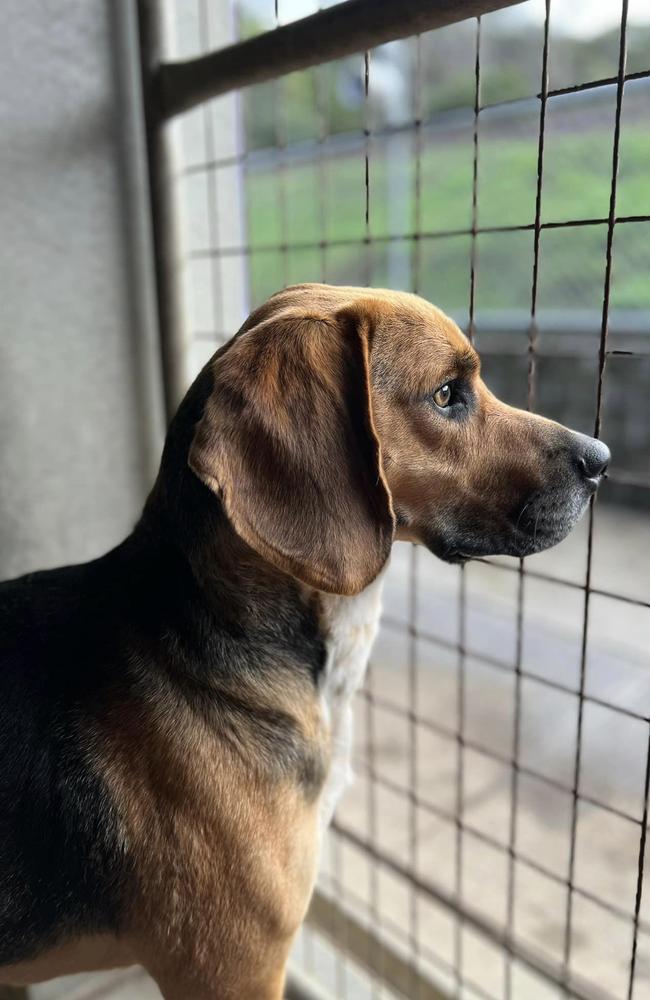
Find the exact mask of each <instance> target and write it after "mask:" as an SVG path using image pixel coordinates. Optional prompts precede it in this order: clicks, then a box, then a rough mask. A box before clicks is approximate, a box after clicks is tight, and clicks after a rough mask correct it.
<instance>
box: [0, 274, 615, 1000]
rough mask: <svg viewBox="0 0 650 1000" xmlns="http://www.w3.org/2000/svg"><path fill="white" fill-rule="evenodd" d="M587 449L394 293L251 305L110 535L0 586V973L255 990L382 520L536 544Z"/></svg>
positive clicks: (336, 773)
mask: <svg viewBox="0 0 650 1000" xmlns="http://www.w3.org/2000/svg"><path fill="white" fill-rule="evenodd" d="M609 458H610V455H609V451H608V449H607V448H606V446H605V445H604V444H602V443H601V442H600V441H599V440H596V439H592V438H589V437H586V436H584V435H582V434H578V433H575V432H573V431H571V430H568V429H567V428H565V427H562V426H560V425H559V424H557V423H553V422H552V421H550V420H546V419H544V418H543V417H540V416H537V415H535V414H533V413H529V412H524V411H522V410H517V409H514V408H512V407H510V406H507V405H505V404H504V403H502V402H500V401H499V400H497V399H496V398H495V397H494V396H493V395H492V394H491V393H490V391H489V390H488V389H487V387H486V386H485V384H484V383H483V382H482V380H481V377H480V363H479V358H478V355H477V354H476V352H475V350H474V349H473V347H472V346H471V344H470V343H469V341H468V340H467V339H466V337H465V336H464V335H463V333H462V332H461V331H460V330H459V328H458V327H457V326H456V325H455V323H453V322H452V320H450V319H449V318H448V317H447V316H445V315H444V313H442V312H441V311H440V310H439V309H437V308H435V307H434V306H432V305H430V304H429V303H428V302H425V301H424V300H423V299H421V298H418V297H417V296H414V295H410V294H406V293H401V292H399V293H398V292H392V291H385V290H369V289H363V288H343V287H337V288H335V287H329V286H326V285H317V284H306V285H299V286H295V287H291V288H287V289H285V290H283V291H281V292H279V293H277V294H276V295H274V296H272V298H270V299H269V300H268V301H267V302H266V303H265V304H264V305H263V306H261V308H259V309H257V310H256V311H255V312H253V313H252V315H251V316H250V317H249V319H248V320H247V321H246V323H245V324H244V326H243V327H242V328H241V330H240V331H239V333H238V334H237V335H236V336H235V337H234V338H233V339H232V340H231V341H229V343H227V344H226V345H225V346H224V347H222V348H221V349H220V350H219V351H217V353H216V354H215V355H214V357H213V358H212V359H211V360H210V361H209V362H208V364H207V365H206V367H205V368H204V369H203V371H202V372H201V373H200V375H199V376H198V378H197V379H196V381H195V382H194V384H193V385H192V387H191V388H190V390H189V392H188V393H187V395H186V397H185V399H184V401H183V402H182V404H181V406H180V408H179V410H178V413H177V414H176V416H175V418H174V420H173V421H172V423H171V426H170V428H169V432H168V435H167V440H166V443H165V447H164V452H163V456H162V462H161V466H160V472H159V475H158V478H157V481H156V483H155V485H154V487H153V490H152V492H151V494H150V496H149V498H148V500H147V502H146V505H145V507H144V511H143V514H142V517H141V519H140V521H139V522H138V524H137V526H136V527H135V529H134V531H133V533H132V534H131V535H130V536H129V537H128V538H127V539H126V540H125V541H124V542H123V543H122V544H121V545H119V546H118V547H117V548H116V549H114V550H113V551H111V552H109V553H108V554H107V555H105V556H103V557H101V558H99V559H96V560H94V561H93V562H89V563H86V564H84V565H79V566H69V567H65V568H62V569H56V570H49V571H45V572H39V573H31V574H29V575H27V576H24V577H22V578H20V579H17V580H14V581H10V582H6V583H4V584H2V585H1V586H0V664H1V671H0V688H1V690H0V745H1V748H2V749H1V753H0V790H1V791H0V981H2V982H8V983H15V984H25V983H30V982H35V981H41V980H44V979H48V978H51V977H54V976H58V975H62V974H67V973H71V972H77V971H82V970H89V969H96V968H97V969H98V968H110V967H114V966H119V965H130V964H135V963H139V964H141V965H142V966H144V968H145V969H147V970H148V972H149V973H150V974H151V976H153V978H154V979H155V980H156V982H157V983H158V985H159V988H160V990H161V992H162V994H163V996H164V997H166V998H168V1000H230V998H237V1000H242V998H245V1000H278V998H280V997H281V996H282V993H283V984H284V977H285V965H286V962H287V956H288V953H289V950H290V947H291V943H292V940H293V938H294V936H295V934H296V932H297V930H298V928H299V926H300V924H301V922H302V920H303V918H304V915H305V912H306V910H307V906H308V903H309V899H310V895H311V892H312V888H313V885H314V880H315V876H316V869H317V864H318V854H319V840H320V837H321V833H322V831H323V829H324V827H325V826H326V825H327V823H328V821H329V819H330V817H331V815H332V811H333V809H334V807H335V804H336V801H337V798H338V797H339V795H340V793H341V791H342V789H343V787H344V786H345V784H346V782H347V781H348V777H349V766H348V750H349V744H350V726H351V701H352V696H353V694H354V691H355V690H356V688H357V687H358V685H359V684H360V683H361V681H362V678H363V673H364V669H365V666H366V662H367V659H368V654H369V651H370V647H371V645H372V642H373V639H374V636H375V632H376V629H377V622H378V617H379V613H380V593H381V579H382V572H383V570H384V568H385V566H386V564H387V562H388V559H389V556H390V552H391V546H392V545H393V542H394V541H395V540H396V539H400V540H406V541H410V542H415V543H418V544H422V545H425V546H426V547H427V548H428V549H429V550H430V551H431V552H433V553H434V554H435V555H436V556H438V557H440V558H441V559H444V560H446V561H448V562H455V563H461V562H464V561H465V560H467V559H472V558H475V557H483V556H489V555H493V554H501V553H505V554H508V555H511V556H527V555H529V554H531V553H533V552H539V551H540V550H542V549H545V548H547V547H548V546H551V545H554V544H556V543H557V542H559V541H560V540H561V539H562V538H564V537H565V535H566V534H567V533H568V532H569V530H570V529H571V527H572V526H573V525H574V524H575V522H576V521H577V519H578V518H579V517H580V515H581V514H582V513H583V512H584V510H585V508H586V507H587V505H588V503H589V500H590V498H591V497H592V496H593V494H594V492H595V490H596V488H597V486H598V485H599V483H600V481H601V479H602V478H603V476H604V475H605V471H606V467H607V463H608V461H609Z"/></svg>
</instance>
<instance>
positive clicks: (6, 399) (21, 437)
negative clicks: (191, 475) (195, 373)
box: [0, 0, 162, 578]
mask: <svg viewBox="0 0 650 1000" xmlns="http://www.w3.org/2000/svg"><path fill="white" fill-rule="evenodd" d="M134 6H135V5H134V4H130V3H127V2H126V0H125V2H120V3H112V2H111V0H66V2H65V3H61V2H60V0H5V3H4V4H3V9H2V15H3V16H2V23H3V27H2V31H1V32H0V135H2V146H1V148H2V153H1V155H0V237H1V239H0V578H4V577H8V576H11V575H16V574H18V573H21V572H24V571H26V570H29V569H33V568H38V567H44V566H51V565H56V564H59V563H63V562H66V561H68V562H69V561H78V560H83V559H86V558H88V557H91V556H93V555H95V554H98V553H101V552H102V551H104V550H106V549H107V548H109V547H110V546H112V545H113V544H115V543H116V542H117V541H119V539H120V538H121V537H122V536H123V535H124V534H125V533H126V532H127V531H128V530H129V529H130V527H131V525H132V524H133V522H134V519H135V518H136V516H137V514H138V511H139V509H140V506H141V503H142V500H143V498H144V496H145V494H146V491H147V489H148V487H149V485H150V483H151V481H152V478H153V475H154V471H155V466H156V462H157V454H158V449H159V446H160V439H161V431H162V409H161V396H160V385H159V375H158V367H159V364H158V357H157V350H156V335H155V313H154V310H153V299H152V295H151V289H152V286H151V273H150V266H149V258H148V239H149V233H148V223H147V216H146V186H145V182H144V177H145V172H144V161H143V146H142V142H141V133H140V126H139V122H138V105H137V86H138V74H137V62H135V61H134V58H133V56H134V52H135V46H134V41H135V38H134V30H133V29H134V24H133V21H132V18H133V14H134V10H133V8H134Z"/></svg>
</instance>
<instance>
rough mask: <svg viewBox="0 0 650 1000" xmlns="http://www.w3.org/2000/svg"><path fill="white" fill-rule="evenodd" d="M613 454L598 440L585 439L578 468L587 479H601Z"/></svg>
mask: <svg viewBox="0 0 650 1000" xmlns="http://www.w3.org/2000/svg"><path fill="white" fill-rule="evenodd" d="M611 457H612V456H611V453H610V450H609V448H608V447H607V445H606V444H604V443H603V442H602V441H599V440H598V438H588V437H585V438H583V442H582V447H581V448H580V452H579V454H578V468H579V469H580V472H581V473H582V475H583V476H584V478H585V479H599V478H600V477H601V476H602V475H603V474H604V473H605V470H606V469H607V466H608V464H609V460H610V458H611Z"/></svg>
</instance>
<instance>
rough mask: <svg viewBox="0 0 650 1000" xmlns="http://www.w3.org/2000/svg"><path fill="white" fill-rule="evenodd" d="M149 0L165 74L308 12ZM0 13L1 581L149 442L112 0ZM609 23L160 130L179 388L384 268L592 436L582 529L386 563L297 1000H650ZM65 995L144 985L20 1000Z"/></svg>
mask: <svg viewBox="0 0 650 1000" xmlns="http://www.w3.org/2000/svg"><path fill="white" fill-rule="evenodd" d="M161 5H162V9H163V12H164V18H165V25H166V44H167V58H169V59H187V58H192V57H194V56H197V55H199V54H201V53H203V52H207V51H210V50H213V49H216V48H220V47H223V46H225V45H228V44H231V43H233V42H235V41H237V40H239V39H243V38H248V37H252V36H254V35H256V34H260V33H262V32H265V31H272V30H274V29H275V28H276V27H277V26H278V25H280V24H287V23H290V22H291V21H293V20H295V19H298V18H301V17H303V16H306V15H308V14H310V13H314V12H315V11H316V10H317V9H318V7H319V5H318V4H317V3H315V2H309V0H304V2H303V0H279V2H278V4H277V9H276V4H275V3H274V0H238V2H236V0H162V2H161ZM320 6H323V7H325V6H328V4H326V3H323V4H322V5H320ZM330 6H331V5H330ZM7 7H8V10H7V13H6V18H5V23H6V28H5V31H4V32H3V35H2V38H0V54H1V55H2V58H0V77H1V78H2V82H3V86H2V88H0V114H1V115H2V123H3V126H4V128H3V135H4V139H3V145H4V151H5V155H4V157H3V163H2V164H1V165H0V171H1V173H0V181H1V183H0V209H1V211H2V219H3V223H4V224H3V232H4V234H5V241H4V251H3V254H2V272H1V274H2V278H1V280H2V296H0V317H1V318H2V324H1V326H0V352H1V360H2V364H1V365H0V451H1V455H2V461H3V469H4V473H3V476H2V478H1V479H0V571H1V572H2V575H3V576H10V575H12V574H17V573H18V572H22V571H26V570H28V569H32V568H36V567H41V566H45V565H55V564H58V563H61V562H65V561H74V560H80V559H82V558H86V557H90V556H92V555H95V554H98V553H99V552H101V551H104V550H105V549H106V548H107V547H108V546H110V545H111V544H113V543H115V542H117V541H118V540H119V539H120V538H121V537H122V535H123V534H124V532H126V531H127V530H129V528H130V526H131V524H132V523H133V521H134V519H135V517H136V516H137V512H138V509H139V506H140V504H141V502H142V499H143V498H144V496H145V495H146V491H147V489H148V487H149V485H150V483H151V481H152V479H153V476H154V474H155V468H156V463H157V456H158V453H159V447H160V443H161V441H162V437H163V434H164V425H165V413H164V401H163V395H164V394H163V380H162V374H161V357H160V344H159V337H158V324H157V315H156V300H155V280H154V273H153V264H152V261H153V245H152V233H151V220H150V209H149V200H148V188H147V186H148V178H147V163H146V154H145V143H144V129H143V121H142V114H141V84H140V75H139V74H140V53H139V40H138V30H137V11H136V5H135V4H132V3H129V2H126V0H125V2H124V3H119V4H110V3H109V2H108V0H97V2H92V3H88V2H81V0H71V2H69V3H68V4H67V5H66V6H65V9H64V8H62V7H61V5H60V4H56V3H54V0H49V2H48V0H23V2H19V0H9V2H8V4H7ZM622 9H623V8H622V4H621V3H620V2H619V0H592V2H588V0H552V3H551V4H550V14H549V17H548V32H547V43H546V46H545V18H546V5H545V3H544V2H542V0H527V2H524V3H521V4H519V5H517V6H515V7H512V8H508V9H506V10H503V11H500V12H497V13H492V14H487V15H485V16H484V17H482V18H481V21H480V26H479V24H478V22H477V21H476V20H475V19H472V20H468V21H463V22H461V23H459V24H456V25H452V26H450V27H446V28H443V29H439V30H436V31H432V32H428V33H426V34H423V35H420V36H418V37H417V38H416V37H413V38H409V39H405V40H401V41H397V42H393V43H390V44H388V45H385V46H382V47H381V48H379V49H376V50H373V51H371V52H370V54H369V60H368V86H367V93H366V86H365V71H366V66H365V62H364V56H363V54H360V55H358V56H354V57H351V58H349V59H345V60H341V61H337V62H333V63H328V64H325V65H322V66H317V67H315V68H314V69H310V70H305V71H303V72H300V73H294V74H290V75H288V76H286V77H281V78H279V79H277V80H274V81H272V82H271V83H267V84H263V85H257V86H251V87H248V88H245V89H244V90H242V91H240V92H236V93H229V94H226V95H225V96H223V97H220V98H218V99H215V100H212V101H210V102H208V103H206V104H204V105H201V106H200V107H198V108H197V109H195V110H193V111H191V112H189V113H187V114H184V115H183V116H181V117H180V118H178V119H177V120H175V121H174V122H173V123H172V125H171V126H170V129H169V133H170V134H169V140H170V143H171V146H172V150H173V179H172V187H173V192H172V194H173V204H174V207H175V214H176V225H177V235H178V239H177V245H176V251H175V254H174V261H173V268H174V274H175V276H176V279H177V281H178V286H179V288H180V302H181V316H180V323H179V328H178V331H177V337H178V341H179V344H178V347H179V350H178V355H177V356H178V358H179V362H178V363H179V366H181V367H182V371H181V372H180V378H181V380H182V382H183V383H185V384H189V381H190V380H191V379H192V378H193V377H194V375H195V374H196V372H197V371H198V370H199V369H200V367H201V366H202V364H203V363H204V362H205V361H206V360H207V359H208V358H209V357H210V356H211V354H212V353H213V352H214V350H215V349H216V347H217V346H219V345H220V344H221V343H223V342H224V341H225V340H227V339H229V338H230V336H232V335H233V333H235V332H236V330H237V329H238V327H239V326H240V324H241V323H242V321H243V320H244V319H245V317H246V315H247V314H248V312H249V311H250V309H252V308H253V307H255V306H256V305H258V304H259V303H260V302H262V301H263V300H264V299H265V298H266V297H267V296H268V295H269V294H271V293H272V292H273V291H275V290H277V289H278V288H280V287H282V286H283V285H285V284H289V283H294V282H299V281H315V280H316V281H318V280H322V281H327V282H330V283H334V284H370V285H381V286H384V285H386V286H390V287H394V288H402V289H406V290H412V291H417V292H419V293H420V294H422V295H424V296H425V297H427V298H429V299H430V300H431V301H433V302H435V303H436V304H437V305H439V306H440V307H441V308H442V309H444V310H445V311H446V312H447V313H449V314H450V315H451V316H453V317H454V318H455V319H456V320H457V322H458V323H459V324H460V325H461V327H462V328H463V329H464V330H466V331H467V332H468V333H469V334H470V335H471V336H472V337H473V339H474V341H475V343H476V346H477V348H478V350H479V352H480V354H481V357H482V359H483V370H484V377H485V379H486V381H487V383H488V385H489V386H490V387H491V388H492V389H493V391H495V392H496V393H497V394H498V395H500V396H501V397H502V398H504V399H505V400H507V401H508V402H510V403H513V404H516V405H520V406H524V407H525V406H531V407H532V408H533V409H535V410H538V411H539V412H542V413H544V414H545V415H547V416H550V417H553V418H555V419H557V420H560V421H562V422H563V423H566V424H568V425H570V426H572V427H574V428H576V429H577V430H580V431H583V432H585V433H589V434H591V433H593V432H594V427H595V424H596V419H597V416H598V421H599V430H600V433H601V435H602V437H603V438H604V439H605V440H606V441H607V443H608V444H609V446H610V448H611V450H612V453H613V461H612V466H611V470H610V471H611V474H610V478H609V480H608V482H607V483H606V484H605V485H604V487H603V488H602V491H601V493H600V494H599V498H598V501H597V504H596V505H595V507H594V509H593V512H592V513H591V514H590V516H589V517H588V518H587V517H586V518H585V519H584V520H583V522H582V523H581V524H580V526H579V527H578V528H577V529H576V531H574V533H573V534H572V536H571V537H570V538H569V539H567V540H566V541H565V542H564V543H562V544H561V545H560V546H558V547H556V548H555V549H553V550H551V551H549V552H546V553H542V554H540V555H538V556H534V557H531V558H529V559H527V560H525V562H524V564H523V566H522V565H520V564H519V562H518V561H516V560H510V559H506V558H503V559H501V558H499V559H493V560H489V561H481V562H472V563H470V564H469V565H468V566H467V567H466V568H465V569H463V570H461V569H459V568H458V567H450V566H447V565H445V564H442V563H440V562H439V561H437V560H435V559H434V558H433V557H432V556H430V555H429V554H428V553H426V552H423V551H419V550H418V551H416V550H415V549H412V548H411V547H407V546H402V545H398V546H396V549H395V553H394V557H393V560H392V564H391V568H390V571H389V575H388V580H387V585H386V587H387V592H386V600H385V614H384V618H383V622H382V630H381V634H380V637H379V639H378V641H377V644H376V647H375V651H374V655H373V662H372V667H371V670H370V675H369V680H368V683H367V685H366V688H365V690H364V691H363V692H362V693H361V694H360V696H359V699H358V702H359V703H358V706H357V713H356V714H357V719H356V732H357V739H356V745H355V762H354V764H355V771H356V779H355V784H354V786H353V788H352V789H351V791H350V792H349V793H348V795H347V796H346V797H345V798H344V800H343V801H342V803H341V807H340V809H339V811H338V813H337V817H336V822H335V826H334V828H333V831H332V832H331V834H330V835H329V838H328V841H327V843H326V844H325V847H324V857H323V872H322V876H321V879H320V881H319V887H318V893H317V896H316V899H315V903H314V907H313V910H312V914H311V919H310V922H309V923H308V925H307V926H306V928H305V930H304V931H303V933H302V934H301V937H300V940H299V941H298V942H297V946H296V951H295V956H294V965H295V968H296V970H297V974H299V975H301V976H303V977H304V978H305V981H308V982H310V983H311V984H312V987H313V983H314V982H316V983H317V984H318V987H319V989H320V990H322V991H323V995H324V996H330V997H336V998H341V1000H343V998H346V997H349V998H351V1000H357V998H359V1000H365V998H366V997H368V998H370V997H372V998H375V997H385V998H394V997H404V996H406V997H414V998H415V997H417V998H420V1000H423V998H429V997H436V998H438V997H450V996H462V997H468V998H469V997H471V998H477V997H478V998H493V1000H500V998H515V1000H537V998H540V1000H545V998H550V997H560V996H567V995H568V996H575V997H584V998H589V1000H592V998H593V1000H606V998H609V1000H613V998H628V997H634V998H635V1000H641V998H643V997H645V996H650V902H649V896H648V892H645V894H644V893H643V891H642V890H643V879H642V868H643V863H644V861H645V830H646V826H647V794H648V792H647V775H648V761H649V756H648V747H649V736H650V662H649V656H648V648H649V638H650V570H649V569H648V552H649V551H650V518H649V507H650V239H649V236H650V229H649V228H648V227H649V224H650V8H648V4H647V0H630V3H629V7H628V9H627V22H626V29H625V31H624V41H625V46H624V47H625V50H626V62H625V76H624V81H625V85H624V88H623V89H622V99H621V88H620V87H619V85H618V74H619V59H620V50H621V14H622ZM545 49H546V52H547V69H548V82H547V87H546V88H545V87H544V84H543V62H544V53H545ZM542 124H543V129H542V128H541V126H542ZM540 132H541V133H542V139H543V141H542V142H540ZM615 154H616V155H615ZM614 161H616V170H613V164H614ZM612 194H614V196H615V205H614V211H613V212H611V204H612ZM610 214H611V218H610ZM608 253H609V254H610V256H611V261H612V270H611V274H610V276H609V278H608V277H607V267H606V265H607V258H608ZM534 279H535V283H534ZM603 331H606V334H607V336H606V338H604V337H603ZM89 990H93V991H97V990H100V991H101V993H96V992H93V993H92V995H93V996H95V995H106V996H113V997H118V996H122V997H127V996H128V997H134V996H142V997H144V996H149V995H151V996H153V995H156V994H155V992H154V991H153V987H151V986H150V985H149V984H147V983H146V982H145V981H144V980H143V979H142V978H137V979H133V978H129V979H126V980H122V979H120V977H119V976H118V977H117V978H115V977H103V978H102V977H99V978H93V979H92V982H90V983H89V982H88V981H86V980H83V981H81V980H75V981H74V982H71V981H68V982H65V983H59V984H53V985H51V986H47V987H45V986H44V987H39V988H38V989H37V990H34V991H33V995H34V996H35V997H39V998H41V1000H47V998H50V1000H53V998H55V997H63V996H65V997H71V998H73V1000H74V998H75V997H76V998H77V1000H80V998H82V997H86V996H88V995H89V993H88V991H89Z"/></svg>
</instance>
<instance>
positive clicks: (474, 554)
mask: <svg viewBox="0 0 650 1000" xmlns="http://www.w3.org/2000/svg"><path fill="white" fill-rule="evenodd" d="M593 493H594V489H586V488H585V489H582V488H578V489H576V488H573V489H566V490H553V491H547V492H538V493H535V494H533V495H531V496H530V497H528V498H527V499H526V500H525V501H524V502H523V503H522V504H521V505H520V507H519V509H518V510H517V511H516V512H515V513H514V514H513V515H511V516H509V517H508V518H505V519H503V520H501V521H500V522H495V523H494V524H483V525H481V524H479V523H477V519H476V517H473V518H471V519H468V520H467V521H465V523H464V524H459V525H456V526H454V527H452V528H450V526H446V528H445V529H444V530H443V531H442V532H439V531H432V532H431V533H430V534H429V535H428V537H426V539H425V545H426V547H427V548H428V549H429V551H430V552H432V553H433V554H434V555H435V556H437V557H438V558H439V559H442V560H443V561H444V562H448V563H453V564H457V565H462V564H464V563H466V562H468V561H469V560H471V559H485V558H487V557H489V556H514V557H515V558H524V557H526V556H530V555H534V554H535V553H537V552H543V551H544V550H545V549H549V548H551V547H552V546H554V545H557V544H558V543H559V542H561V541H563V539H564V538H566V536H567V535H568V534H569V532H570V531H571V529H572V528H573V527H574V526H575V524H576V523H577V522H578V520H579V519H580V518H581V517H582V515H583V514H584V512H585V510H586V509H587V507H588V505H589V500H590V499H591V496H592V495H593Z"/></svg>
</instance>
